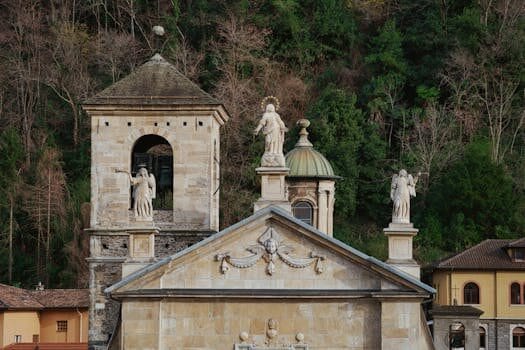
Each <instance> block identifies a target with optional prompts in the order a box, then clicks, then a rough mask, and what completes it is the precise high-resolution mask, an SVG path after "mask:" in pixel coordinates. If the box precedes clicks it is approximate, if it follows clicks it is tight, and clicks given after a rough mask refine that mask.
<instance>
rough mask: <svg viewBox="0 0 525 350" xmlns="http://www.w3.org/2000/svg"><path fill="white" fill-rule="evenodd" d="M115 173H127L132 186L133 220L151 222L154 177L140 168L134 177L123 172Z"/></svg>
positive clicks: (154, 186)
mask: <svg viewBox="0 0 525 350" xmlns="http://www.w3.org/2000/svg"><path fill="white" fill-rule="evenodd" d="M117 172H123V173H127V174H128V176H129V181H130V182H131V185H132V186H133V214H135V218H137V219H139V220H152V218H153V203H152V199H153V198H155V191H156V183H155V176H154V175H153V174H148V171H147V170H146V168H140V169H139V171H138V173H137V176H135V177H133V176H131V174H130V173H129V172H128V171H125V170H117Z"/></svg>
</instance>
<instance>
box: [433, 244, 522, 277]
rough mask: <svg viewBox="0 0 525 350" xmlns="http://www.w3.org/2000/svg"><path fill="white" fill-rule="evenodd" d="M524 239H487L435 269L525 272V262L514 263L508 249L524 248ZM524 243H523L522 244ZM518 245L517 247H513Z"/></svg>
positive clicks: (436, 265)
mask: <svg viewBox="0 0 525 350" xmlns="http://www.w3.org/2000/svg"><path fill="white" fill-rule="evenodd" d="M523 240H524V239H523V238H522V239H518V240H511V239H487V240H485V241H483V242H481V243H479V244H477V245H475V246H473V247H471V248H468V249H467V250H464V251H463V252H461V253H459V254H456V255H453V256H451V257H448V258H445V259H443V260H441V261H438V262H437V263H435V264H433V268H435V269H447V270H448V269H466V270H470V269H476V270H481V269H485V270H525V262H524V261H517V262H515V261H512V260H511V259H510V257H509V256H508V255H507V251H506V248H507V247H509V246H510V247H513V248H516V247H522V245H523V244H524V242H523ZM520 241H522V242H520ZM512 244H516V245H512Z"/></svg>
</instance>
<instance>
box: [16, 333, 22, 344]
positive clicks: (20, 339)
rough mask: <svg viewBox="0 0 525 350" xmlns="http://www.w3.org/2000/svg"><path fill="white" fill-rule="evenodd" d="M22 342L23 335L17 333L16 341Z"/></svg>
mask: <svg viewBox="0 0 525 350" xmlns="http://www.w3.org/2000/svg"><path fill="white" fill-rule="evenodd" d="M21 342H22V336H21V335H15V343H21Z"/></svg>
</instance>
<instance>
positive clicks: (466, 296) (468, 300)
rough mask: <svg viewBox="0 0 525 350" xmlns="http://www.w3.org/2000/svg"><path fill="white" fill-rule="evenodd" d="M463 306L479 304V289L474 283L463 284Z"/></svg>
mask: <svg viewBox="0 0 525 350" xmlns="http://www.w3.org/2000/svg"><path fill="white" fill-rule="evenodd" d="M463 304H479V287H478V285H477V284H476V283H474V282H469V283H467V284H465V287H464V288H463Z"/></svg>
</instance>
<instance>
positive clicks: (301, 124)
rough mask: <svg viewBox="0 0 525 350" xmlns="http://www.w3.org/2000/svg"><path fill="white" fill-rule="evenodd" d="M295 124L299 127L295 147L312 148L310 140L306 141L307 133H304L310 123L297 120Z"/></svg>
mask: <svg viewBox="0 0 525 350" xmlns="http://www.w3.org/2000/svg"><path fill="white" fill-rule="evenodd" d="M296 124H297V126H299V127H301V131H299V141H297V143H296V144H295V147H313V145H312V143H311V142H310V140H308V131H306V128H308V127H309V126H310V121H309V120H308V119H299V120H298V121H297V123H296Z"/></svg>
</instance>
